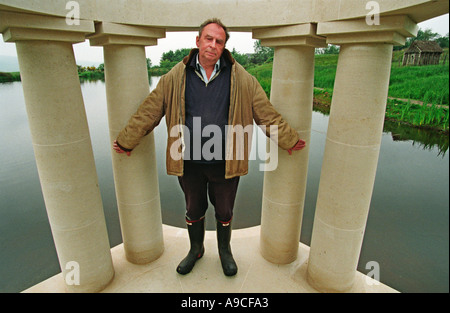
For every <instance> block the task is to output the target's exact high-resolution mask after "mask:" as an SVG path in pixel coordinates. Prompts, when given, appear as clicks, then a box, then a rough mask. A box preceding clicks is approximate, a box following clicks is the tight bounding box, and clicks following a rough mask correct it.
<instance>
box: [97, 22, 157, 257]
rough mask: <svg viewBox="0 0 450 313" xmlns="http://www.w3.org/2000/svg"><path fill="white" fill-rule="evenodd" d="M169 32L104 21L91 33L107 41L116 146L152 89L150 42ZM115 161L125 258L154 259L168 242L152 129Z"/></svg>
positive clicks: (111, 130) (109, 99)
mask: <svg viewBox="0 0 450 313" xmlns="http://www.w3.org/2000/svg"><path fill="white" fill-rule="evenodd" d="M164 36H165V31H164V30H161V29H152V28H146V27H138V26H129V25H119V24H113V23H105V22H103V23H100V24H97V25H96V34H95V35H93V36H90V37H89V38H90V42H91V45H101V46H104V47H103V52H104V60H105V82H106V96H107V102H108V119H109V133H110V138H111V145H112V142H113V141H114V140H115V139H116V138H117V135H118V134H119V132H120V131H121V130H122V128H123V127H124V126H125V125H126V124H127V122H128V120H129V119H130V117H131V115H132V114H134V113H135V112H136V110H137V108H138V106H139V105H140V104H141V103H142V101H143V100H144V99H145V97H146V96H147V95H148V94H149V81H148V72H147V63H146V58H145V46H146V45H155V44H156V42H157V39H156V38H161V37H164ZM111 151H113V150H112V149H111ZM112 161H113V171H114V181H115V188H116V196H117V205H118V210H119V217H120V225H121V230H122V238H123V244H124V249H125V254H126V258H127V260H128V261H130V262H132V263H136V264H145V263H148V262H151V261H154V260H156V259H157V258H159V257H160V256H161V254H162V253H163V251H164V242H163V233H162V218H161V204H160V196H159V186H158V171H157V168H156V156H155V143H154V138H153V133H150V134H149V135H147V136H146V137H144V139H143V140H142V141H141V143H140V144H139V146H138V147H136V149H135V150H133V152H132V153H131V156H129V157H128V156H127V155H126V154H117V153H115V152H114V151H113V152H112Z"/></svg>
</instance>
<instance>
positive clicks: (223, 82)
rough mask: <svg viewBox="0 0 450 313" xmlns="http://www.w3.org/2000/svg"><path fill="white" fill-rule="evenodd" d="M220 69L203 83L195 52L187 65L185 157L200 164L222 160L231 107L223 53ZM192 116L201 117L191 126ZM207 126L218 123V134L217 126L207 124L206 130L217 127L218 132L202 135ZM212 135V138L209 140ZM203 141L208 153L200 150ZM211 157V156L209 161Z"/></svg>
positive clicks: (228, 77)
mask: <svg viewBox="0 0 450 313" xmlns="http://www.w3.org/2000/svg"><path fill="white" fill-rule="evenodd" d="M219 70H220V71H219V74H218V75H215V78H213V79H212V80H210V81H209V83H208V84H206V83H205V82H204V81H203V79H202V78H201V74H200V70H197V69H196V55H194V56H193V57H192V58H191V60H189V62H188V65H187V67H186V93H185V99H186V126H187V127H188V129H189V133H190V137H189V142H188V141H187V140H186V142H185V143H186V151H185V156H184V159H185V160H191V161H193V162H201V163H217V162H225V125H227V124H228V111H229V107H230V77H231V65H230V64H229V63H228V61H227V60H226V58H224V57H223V56H222V57H221V59H220V69H219ZM196 71H198V73H196ZM211 78H212V77H211ZM194 118H195V120H196V121H197V122H198V121H199V120H200V119H201V120H200V121H201V123H197V124H196V125H194ZM199 118H200V119H199ZM208 125H217V126H218V127H219V128H220V133H219V131H218V127H216V126H209V127H208V128H207V130H216V131H217V134H216V132H212V133H209V131H208V132H207V133H205V134H203V136H202V133H203V129H204V128H205V127H206V126H208ZM219 135H220V137H219ZM186 137H187V136H186ZM213 137H214V139H211V138H213ZM199 138H201V140H200V139H199ZM185 139H187V138H185ZM205 143H206V144H207V146H206V147H205V151H207V152H208V153H202V151H203V147H204V145H205ZM217 143H218V144H217ZM220 144H221V145H220ZM217 149H219V151H218V150H217ZM205 157H206V158H205ZM210 157H213V158H212V159H211V160H210V159H209V158H210Z"/></svg>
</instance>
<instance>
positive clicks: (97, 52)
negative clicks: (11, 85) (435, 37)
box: [0, 14, 449, 70]
mask: <svg viewBox="0 0 450 313" xmlns="http://www.w3.org/2000/svg"><path fill="white" fill-rule="evenodd" d="M419 27H420V28H421V29H428V28H429V29H431V30H432V31H433V32H436V33H439V34H440V35H442V36H444V35H446V34H447V33H448V32H449V15H448V14H445V15H442V16H440V17H436V18H434V19H431V20H428V21H425V22H423V23H419ZM196 35H197V33H196V32H167V33H166V38H163V39H158V45H157V46H150V47H146V48H145V50H146V55H147V58H150V59H151V61H152V64H153V65H156V64H159V60H160V59H161V56H162V54H163V52H167V51H169V50H176V49H181V48H194V47H195V36H196ZM0 37H1V39H0V55H6V56H17V54H16V49H15V45H14V44H12V43H4V42H3V37H2V36H1V35H0ZM254 42H255V40H254V39H252V35H251V33H241V32H231V34H230V40H229V41H228V43H227V48H228V49H229V50H230V51H231V50H233V48H235V49H236V51H238V52H240V53H252V52H253V45H254ZM73 47H74V52H75V58H76V60H77V63H78V64H81V63H83V64H84V65H88V64H86V62H88V63H89V62H92V65H98V64H100V63H103V48H102V47H91V46H90V45H89V41H85V42H83V43H79V44H75V45H74V46H73ZM0 70H1V69H0Z"/></svg>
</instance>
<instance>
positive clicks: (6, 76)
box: [0, 72, 20, 83]
mask: <svg viewBox="0 0 450 313" xmlns="http://www.w3.org/2000/svg"><path fill="white" fill-rule="evenodd" d="M15 81H20V73H19V72H11V73H4V72H0V83H6V82H15Z"/></svg>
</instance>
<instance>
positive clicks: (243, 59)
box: [231, 48, 248, 66]
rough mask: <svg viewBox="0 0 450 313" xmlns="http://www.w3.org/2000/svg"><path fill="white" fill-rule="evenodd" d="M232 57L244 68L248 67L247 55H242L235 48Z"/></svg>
mask: <svg viewBox="0 0 450 313" xmlns="http://www.w3.org/2000/svg"><path fill="white" fill-rule="evenodd" d="M231 55H232V56H233V58H234V59H235V60H236V61H237V62H238V63H239V64H240V65H242V66H245V65H247V63H248V56H247V55H246V54H241V53H239V52H237V51H236V48H233V51H231Z"/></svg>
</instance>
